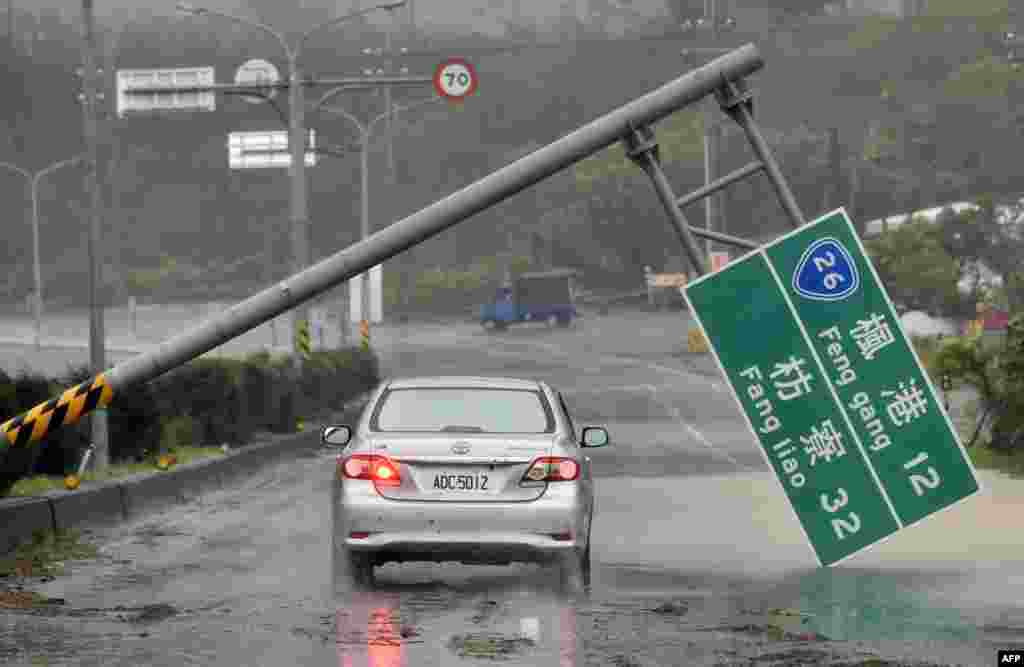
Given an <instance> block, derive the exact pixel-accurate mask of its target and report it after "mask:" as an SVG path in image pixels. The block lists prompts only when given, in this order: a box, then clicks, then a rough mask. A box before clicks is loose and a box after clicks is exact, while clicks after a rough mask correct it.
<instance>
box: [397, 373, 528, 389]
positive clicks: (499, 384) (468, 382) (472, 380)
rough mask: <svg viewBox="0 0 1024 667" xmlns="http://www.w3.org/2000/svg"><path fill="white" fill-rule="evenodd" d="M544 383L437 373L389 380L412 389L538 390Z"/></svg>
mask: <svg viewBox="0 0 1024 667" xmlns="http://www.w3.org/2000/svg"><path fill="white" fill-rule="evenodd" d="M542 386H543V385H542V384H541V383H540V382H538V381H537V380H525V379H522V378H510V377H480V376H470V375H437V376H423V377H407V378H395V379H392V380H390V381H389V382H388V388H389V389H411V388H420V387H467V388H472V389H477V388H482V389H531V390H534V391H536V390H537V389H540V388H541V387H542Z"/></svg>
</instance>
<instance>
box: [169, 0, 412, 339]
mask: <svg viewBox="0 0 1024 667" xmlns="http://www.w3.org/2000/svg"><path fill="white" fill-rule="evenodd" d="M406 2H407V0H394V1H393V2H385V3H381V4H377V5H374V6H372V7H369V8H367V9H363V10H360V11H356V12H351V13H349V14H345V15H343V16H338V17H336V18H333V19H331V20H329V21H324V22H323V23H320V24H318V25H315V26H313V27H312V28H310V29H309V30H307V31H306V32H304V33H302V35H300V36H299V38H298V40H296V42H295V46H294V47H292V46H289V45H288V41H287V40H286V39H285V38H284V36H283V35H282V34H281V33H280V32H278V31H277V30H275V29H274V28H272V27H270V26H269V25H267V24H265V23H261V22H260V21H256V20H254V19H248V18H242V17H240V16H235V15H233V14H228V13H226V12H220V11H216V10H213V9H207V8H205V7H196V6H194V5H191V4H188V3H184V2H180V3H178V5H177V9H178V11H180V12H184V13H186V14H192V15H194V16H219V17H221V18H224V19H227V20H229V21H232V22H234V23H237V24H240V25H245V26H248V27H250V28H255V29H257V30H260V31H261V32H263V33H265V34H267V35H270V36H271V37H273V38H274V39H276V40H277V42H278V44H280V45H281V48H282V50H283V51H284V53H285V57H286V58H287V60H288V106H289V111H288V121H289V122H288V125H289V127H288V135H289V136H288V145H289V149H290V151H291V165H290V171H291V198H290V201H291V217H292V244H293V245H292V247H293V260H294V262H295V264H296V266H295V269H296V272H297V271H299V270H301V269H302V268H305V267H306V266H308V265H309V264H311V263H312V243H310V229H309V204H308V201H307V184H306V156H305V152H306V127H305V108H304V105H305V97H304V94H303V93H304V86H303V83H304V82H303V81H302V78H301V75H300V70H299V56H300V55H301V54H302V47H303V46H304V45H305V43H306V40H308V39H309V38H310V37H311V36H312V35H314V34H315V33H317V32H320V31H321V30H325V29H327V28H330V27H332V26H336V25H338V24H340V23H344V22H345V21H349V20H351V19H354V18H358V17H360V16H364V15H366V14H369V13H371V12H375V11H378V10H388V11H392V10H395V9H398V8H400V7H402V6H404V5H405V3H406ZM296 310H297V311H298V313H299V319H301V320H305V321H308V320H309V304H308V303H303V304H300V305H299V306H297V307H296ZM297 351H298V350H297V347H295V348H294V349H293V352H297Z"/></svg>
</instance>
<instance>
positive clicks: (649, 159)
mask: <svg viewBox="0 0 1024 667" xmlns="http://www.w3.org/2000/svg"><path fill="white" fill-rule="evenodd" d="M623 142H624V143H625V144H626V154H627V155H628V156H629V159H630V160H632V161H633V162H635V163H636V164H637V165H638V166H639V167H640V168H641V169H643V170H644V172H645V173H646V174H647V176H648V177H650V179H651V182H652V183H654V190H655V191H656V192H657V193H658V199H660V200H661V204H662V206H664V207H665V211H667V212H668V217H669V219H670V220H671V221H672V225H673V226H674V227H675V229H676V233H677V234H679V240H680V241H682V242H683V249H685V250H686V255H687V257H688V258H689V260H690V265H691V266H692V267H693V270H694V272H695V273H696V274H697V275H699V276H703V275H704V274H706V273H707V272H708V264H707V258H706V257H705V256H704V254H703V253H702V252H701V251H700V246H699V245H697V239H696V238H695V237H694V235H693V232H691V231H690V225H689V223H688V222H687V221H686V216H684V215H683V212H682V210H680V208H679V204H677V203H676V201H677V200H678V199H679V198H678V197H676V195H675V193H673V192H672V185H671V184H670V183H669V182H668V178H667V177H666V176H665V172H664V171H662V169H661V161H660V160H659V159H658V142H657V141H656V140H655V138H654V132H653V131H652V130H651V128H649V127H647V126H643V127H639V128H637V127H634V128H632V129H631V131H630V133H629V134H627V135H626V136H625V137H624V138H623Z"/></svg>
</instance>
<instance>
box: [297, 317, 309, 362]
mask: <svg viewBox="0 0 1024 667" xmlns="http://www.w3.org/2000/svg"><path fill="white" fill-rule="evenodd" d="M295 349H297V350H298V352H299V354H301V355H302V358H303V359H309V357H310V355H311V354H312V353H313V341H312V339H311V338H310V335H309V322H307V321H306V320H299V323H298V325H296V327H295Z"/></svg>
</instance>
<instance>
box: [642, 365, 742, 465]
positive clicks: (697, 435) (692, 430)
mask: <svg viewBox="0 0 1024 667" xmlns="http://www.w3.org/2000/svg"><path fill="white" fill-rule="evenodd" d="M645 387H646V388H647V390H648V391H649V392H651V397H652V398H653V399H654V400H655V402H657V403H658V404H660V405H662V406H663V407H665V408H668V410H669V411H670V412H671V413H672V416H673V417H675V418H676V420H677V421H679V423H680V424H682V425H683V428H685V429H686V430H687V431H689V432H690V435H692V436H693V437H694V438H696V439H697V441H698V442H700V444H702V445H704V446H705V447H707V448H708V449H709V450H711V451H712V452H714V453H716V454H718V455H719V456H722V457H724V458H725V459H726V460H727V461H729V462H730V463H732V464H733V465H734V466H736V467H737V468H742V469H745V470H754V469H753V468H751V467H750V466H746V465H743V464H742V463H740V462H739V461H737V460H736V459H735V458H733V456H732V455H731V454H729V452H726V451H722V450H721V449H719V448H717V447H715V446H714V445H713V444H711V442H710V441H709V440H708V439H707V438H705V437H704V434H703V433H701V432H700V431H698V430H697V429H696V428H694V426H693V425H692V424H690V423H689V422H687V421H686V420H685V419H683V415H682V414H680V412H679V409H678V408H677V407H676V406H674V405H672V404H671V403H669V402H667V401H662V400H660V399H659V398H658V394H657V389H655V387H654V385H650V384H649V385H645Z"/></svg>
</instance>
